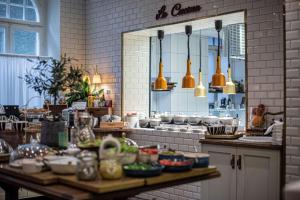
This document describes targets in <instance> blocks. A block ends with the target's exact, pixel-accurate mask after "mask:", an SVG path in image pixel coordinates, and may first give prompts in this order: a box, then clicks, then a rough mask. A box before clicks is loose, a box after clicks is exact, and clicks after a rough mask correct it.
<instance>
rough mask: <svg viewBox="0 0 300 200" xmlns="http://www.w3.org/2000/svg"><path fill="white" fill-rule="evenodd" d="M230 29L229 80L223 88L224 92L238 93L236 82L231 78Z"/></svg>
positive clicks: (228, 45)
mask: <svg viewBox="0 0 300 200" xmlns="http://www.w3.org/2000/svg"><path fill="white" fill-rule="evenodd" d="M229 32H230V31H229V29H228V42H227V43H228V44H227V47H228V55H227V56H228V81H227V82H226V86H225V87H224V88H223V93H225V94H236V91H235V84H234V83H233V82H232V79H231V67H230V40H229V38H230V37H229Z"/></svg>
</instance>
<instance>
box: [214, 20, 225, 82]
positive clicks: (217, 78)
mask: <svg viewBox="0 0 300 200" xmlns="http://www.w3.org/2000/svg"><path fill="white" fill-rule="evenodd" d="M215 28H216V30H217V32H218V55H217V68H216V73H215V74H214V75H213V76H212V85H211V86H212V87H224V86H225V85H226V83H225V76H224V74H223V73H222V70H221V56H220V31H221V29H222V21H221V20H216V21H215Z"/></svg>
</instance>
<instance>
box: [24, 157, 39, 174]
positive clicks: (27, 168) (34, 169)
mask: <svg viewBox="0 0 300 200" xmlns="http://www.w3.org/2000/svg"><path fill="white" fill-rule="evenodd" d="M43 166H44V164H43V163H41V162H37V161H36V160H34V159H23V161H22V170H23V172H24V173H27V174H35V173H39V172H41V171H42V169H43Z"/></svg>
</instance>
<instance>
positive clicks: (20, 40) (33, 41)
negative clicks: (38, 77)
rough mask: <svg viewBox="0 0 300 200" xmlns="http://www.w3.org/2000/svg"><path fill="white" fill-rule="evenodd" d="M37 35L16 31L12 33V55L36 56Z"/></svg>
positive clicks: (35, 33)
mask: <svg viewBox="0 0 300 200" xmlns="http://www.w3.org/2000/svg"><path fill="white" fill-rule="evenodd" d="M37 42H38V33H37V32H31V31H25V30H21V29H17V30H15V31H14V32H13V53H17V54H30V55H37Z"/></svg>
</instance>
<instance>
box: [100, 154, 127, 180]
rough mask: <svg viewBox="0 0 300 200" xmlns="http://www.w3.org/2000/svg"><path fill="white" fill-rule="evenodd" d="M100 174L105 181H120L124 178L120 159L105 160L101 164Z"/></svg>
mask: <svg viewBox="0 0 300 200" xmlns="http://www.w3.org/2000/svg"><path fill="white" fill-rule="evenodd" d="M100 174H101V177H102V178H103V179H108V180H113V179H120V178H121V177H122V176H123V169H122V165H121V163H120V162H119V161H118V159H113V158H110V159H105V160H101V162H100Z"/></svg>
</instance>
